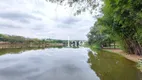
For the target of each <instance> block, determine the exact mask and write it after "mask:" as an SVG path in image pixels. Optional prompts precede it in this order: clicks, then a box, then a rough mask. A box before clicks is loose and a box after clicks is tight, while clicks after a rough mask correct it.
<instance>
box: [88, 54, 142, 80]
mask: <svg viewBox="0 0 142 80" xmlns="http://www.w3.org/2000/svg"><path fill="white" fill-rule="evenodd" d="M88 56H89V59H88V63H89V64H90V67H91V69H92V70H94V71H95V72H96V74H97V76H98V77H100V79H101V80H140V79H139V76H140V75H139V73H140V71H138V70H137V69H136V68H135V63H133V62H131V61H129V60H127V59H125V58H123V57H121V56H120V55H117V54H113V53H108V52H103V51H100V52H98V54H96V55H94V54H93V53H92V52H89V53H88ZM141 76H142V75H141Z"/></svg>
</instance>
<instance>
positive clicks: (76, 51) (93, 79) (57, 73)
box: [0, 48, 141, 80]
mask: <svg viewBox="0 0 142 80" xmlns="http://www.w3.org/2000/svg"><path fill="white" fill-rule="evenodd" d="M88 50H89V49H88V48H60V49H59V48H45V49H28V50H27V49H5V50H0V52H1V54H3V55H1V56H0V65H1V66H0V80H140V78H139V76H141V74H139V71H138V70H137V69H136V68H135V63H133V62H131V61H129V60H127V59H125V58H123V57H121V56H119V55H116V54H111V53H106V52H98V54H94V53H92V52H91V51H90V50H89V52H88ZM4 53H8V54H4ZM9 53H13V54H9ZM17 53H20V54H17Z"/></svg>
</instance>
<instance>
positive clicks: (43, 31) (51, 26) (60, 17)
mask: <svg viewBox="0 0 142 80" xmlns="http://www.w3.org/2000/svg"><path fill="white" fill-rule="evenodd" d="M73 12H74V10H73V9H72V8H68V7H63V6H60V5H58V6H57V4H53V3H48V2H46V1H45V0H0V33H3V34H10V35H20V36H25V37H31V38H54V39H67V38H68V36H70V39H73V40H74V39H75V40H86V39H87V37H86V34H87V33H88V32H89V29H90V27H91V26H92V25H93V24H94V22H95V19H94V18H93V17H92V15H91V14H88V13H87V12H85V13H83V14H81V15H79V16H73V14H72V13H73Z"/></svg>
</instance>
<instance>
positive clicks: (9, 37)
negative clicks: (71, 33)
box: [0, 34, 66, 44]
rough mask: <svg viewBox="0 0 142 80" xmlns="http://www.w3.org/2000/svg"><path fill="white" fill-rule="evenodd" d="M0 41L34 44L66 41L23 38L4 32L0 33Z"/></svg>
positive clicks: (62, 41)
mask: <svg viewBox="0 0 142 80" xmlns="http://www.w3.org/2000/svg"><path fill="white" fill-rule="evenodd" d="M0 41H3V42H10V43H34V44H44V43H64V42H66V41H64V40H55V39H37V38H25V37H22V36H14V35H5V34H0Z"/></svg>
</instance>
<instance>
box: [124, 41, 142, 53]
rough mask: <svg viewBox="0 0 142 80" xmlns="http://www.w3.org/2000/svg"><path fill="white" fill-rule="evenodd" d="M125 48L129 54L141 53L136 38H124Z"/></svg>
mask: <svg viewBox="0 0 142 80" xmlns="http://www.w3.org/2000/svg"><path fill="white" fill-rule="evenodd" d="M125 44H126V45H125V48H126V50H127V52H128V53H129V54H136V55H142V47H141V45H140V43H138V41H136V40H131V39H127V40H125Z"/></svg>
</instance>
